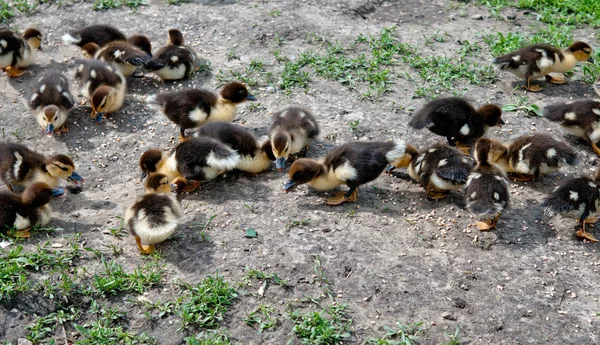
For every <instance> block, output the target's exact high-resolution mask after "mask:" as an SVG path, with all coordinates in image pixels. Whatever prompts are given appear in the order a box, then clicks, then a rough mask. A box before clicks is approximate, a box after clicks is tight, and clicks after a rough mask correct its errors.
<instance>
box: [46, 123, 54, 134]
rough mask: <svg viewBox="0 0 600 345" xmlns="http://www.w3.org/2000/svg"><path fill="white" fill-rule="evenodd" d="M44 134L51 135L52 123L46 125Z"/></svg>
mask: <svg viewBox="0 0 600 345" xmlns="http://www.w3.org/2000/svg"><path fill="white" fill-rule="evenodd" d="M46 134H47V135H48V136H49V137H51V136H52V134H54V125H53V124H51V123H49V124H48V126H46Z"/></svg>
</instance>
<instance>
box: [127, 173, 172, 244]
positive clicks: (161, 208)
mask: <svg viewBox="0 0 600 345" xmlns="http://www.w3.org/2000/svg"><path fill="white" fill-rule="evenodd" d="M171 190H172V187H171V182H170V181H169V178H168V177H167V176H166V175H163V174H158V173H154V174H150V175H149V176H148V180H146V194H145V195H144V196H141V197H139V198H138V199H137V200H136V201H135V203H134V204H133V205H131V206H129V207H128V208H127V210H126V211H125V225H126V226H127V229H129V232H131V234H132V235H133V236H134V238H135V242H136V243H137V246H138V249H139V250H140V252H141V253H142V254H152V253H153V252H154V245H155V244H157V243H160V242H163V241H165V240H166V239H168V238H169V237H170V236H171V235H172V234H173V232H175V230H176V229H177V225H178V224H179V221H180V219H181V217H183V210H182V209H181V205H179V201H177V199H176V198H175V196H174V195H173V194H171Z"/></svg>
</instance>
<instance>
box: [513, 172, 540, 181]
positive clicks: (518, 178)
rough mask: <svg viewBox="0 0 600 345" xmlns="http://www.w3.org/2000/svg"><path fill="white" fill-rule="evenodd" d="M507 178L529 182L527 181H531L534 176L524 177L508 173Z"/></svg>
mask: <svg viewBox="0 0 600 345" xmlns="http://www.w3.org/2000/svg"><path fill="white" fill-rule="evenodd" d="M508 177H510V178H511V179H513V180H514V181H522V182H529V181H531V180H533V179H534V178H535V175H524V174H516V173H510V174H508Z"/></svg>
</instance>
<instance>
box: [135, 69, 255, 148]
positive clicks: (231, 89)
mask: <svg viewBox="0 0 600 345" xmlns="http://www.w3.org/2000/svg"><path fill="white" fill-rule="evenodd" d="M246 100H250V101H254V100H256V97H254V96H253V95H251V94H250V93H249V92H248V89H247V88H246V85H244V84H242V83H240V82H236V81H234V82H230V83H228V84H226V85H225V86H224V87H223V89H222V90H221V93H220V94H217V93H215V92H214V91H211V90H207V89H183V90H181V91H173V92H165V93H159V94H157V95H151V96H149V97H148V98H147V100H146V102H147V103H148V105H149V106H150V107H151V108H153V109H155V110H157V111H159V112H161V113H163V114H165V116H166V117H168V118H169V119H170V120H171V121H173V122H174V123H175V124H176V125H178V126H179V135H180V137H179V139H181V140H183V139H185V130H186V129H188V128H196V127H200V126H202V125H203V124H205V123H207V122H232V121H233V119H234V118H235V115H236V113H237V108H236V105H237V104H240V103H242V102H244V101H246Z"/></svg>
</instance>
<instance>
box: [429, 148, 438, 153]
mask: <svg viewBox="0 0 600 345" xmlns="http://www.w3.org/2000/svg"><path fill="white" fill-rule="evenodd" d="M435 151H436V149H429V150H427V152H429V153H434V152H435Z"/></svg>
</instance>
